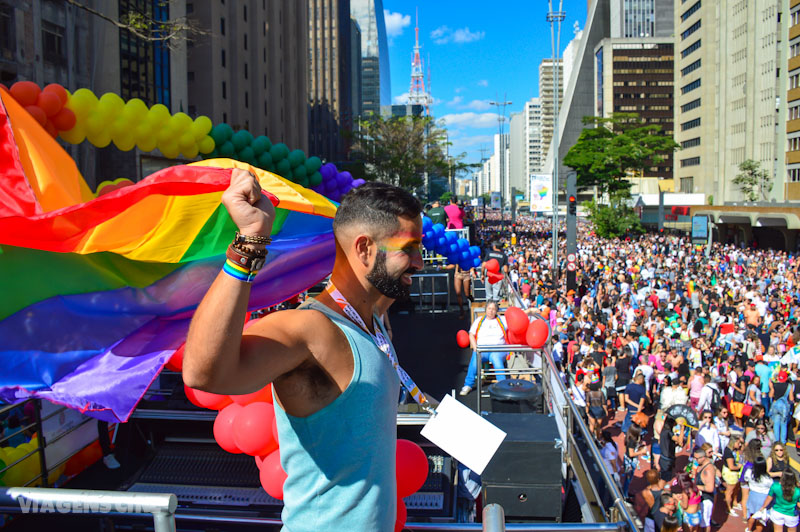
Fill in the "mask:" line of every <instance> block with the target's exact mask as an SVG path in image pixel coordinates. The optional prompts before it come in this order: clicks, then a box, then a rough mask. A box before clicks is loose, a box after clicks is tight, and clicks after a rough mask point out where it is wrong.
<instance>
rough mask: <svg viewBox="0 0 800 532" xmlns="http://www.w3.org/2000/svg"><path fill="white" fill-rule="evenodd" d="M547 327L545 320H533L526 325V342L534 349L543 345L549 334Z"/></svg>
mask: <svg viewBox="0 0 800 532" xmlns="http://www.w3.org/2000/svg"><path fill="white" fill-rule="evenodd" d="M549 332H550V331H549V329H548V327H547V322H545V321H544V320H533V321H532V322H531V324H530V325H528V332H527V333H526V334H525V341H526V343H527V344H528V345H529V346H531V347H533V348H534V349H539V348H541V347H542V346H544V344H545V342H547V337H548V336H549Z"/></svg>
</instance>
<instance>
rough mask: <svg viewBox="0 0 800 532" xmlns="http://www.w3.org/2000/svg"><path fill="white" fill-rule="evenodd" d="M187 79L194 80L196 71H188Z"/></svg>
mask: <svg viewBox="0 0 800 532" xmlns="http://www.w3.org/2000/svg"><path fill="white" fill-rule="evenodd" d="M186 80H187V81H194V72H187V73H186Z"/></svg>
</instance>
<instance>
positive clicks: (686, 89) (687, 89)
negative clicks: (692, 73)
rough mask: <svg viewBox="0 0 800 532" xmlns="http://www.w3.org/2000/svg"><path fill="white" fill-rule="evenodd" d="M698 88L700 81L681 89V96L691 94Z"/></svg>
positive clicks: (697, 80)
mask: <svg viewBox="0 0 800 532" xmlns="http://www.w3.org/2000/svg"><path fill="white" fill-rule="evenodd" d="M699 86H700V79H696V80H694V81H693V82H691V83H689V84H687V85H684V86H683V87H681V94H687V93H689V92H692V91H693V90H695V89H696V88H698V87H699Z"/></svg>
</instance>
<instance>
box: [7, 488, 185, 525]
mask: <svg viewBox="0 0 800 532" xmlns="http://www.w3.org/2000/svg"><path fill="white" fill-rule="evenodd" d="M177 507H178V498H177V497H176V496H175V495H173V494H171V493H129V492H126V491H101V490H69V489H56V488H6V489H3V490H0V512H7V513H22V514H35V513H51V514H52V513H61V514H68V513H79V514H101V515H109V514H111V515H114V514H116V515H122V514H130V515H147V514H150V515H152V516H153V528H154V530H155V532H175V510H176V509H177Z"/></svg>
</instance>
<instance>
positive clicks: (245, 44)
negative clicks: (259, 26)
mask: <svg viewBox="0 0 800 532" xmlns="http://www.w3.org/2000/svg"><path fill="white" fill-rule="evenodd" d="M244 49H245V50H247V34H246V33H245V34H244Z"/></svg>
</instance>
